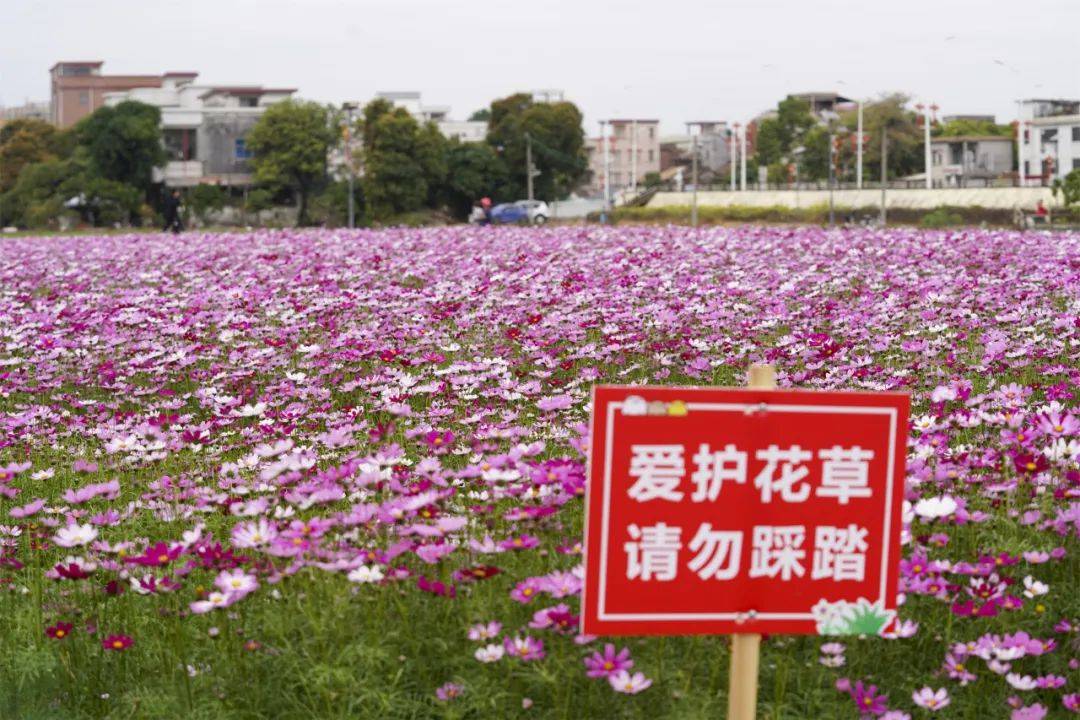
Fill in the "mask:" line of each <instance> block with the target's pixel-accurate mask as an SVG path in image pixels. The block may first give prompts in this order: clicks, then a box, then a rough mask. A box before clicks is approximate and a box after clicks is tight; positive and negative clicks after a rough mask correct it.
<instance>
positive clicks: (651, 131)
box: [649, 127, 656, 140]
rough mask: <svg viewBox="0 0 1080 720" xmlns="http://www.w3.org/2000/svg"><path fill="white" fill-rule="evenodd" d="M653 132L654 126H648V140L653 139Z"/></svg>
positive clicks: (654, 130)
mask: <svg viewBox="0 0 1080 720" xmlns="http://www.w3.org/2000/svg"><path fill="white" fill-rule="evenodd" d="M655 132H656V128H653V127H651V128H649V139H650V140H652V139H653V135H654V133H655Z"/></svg>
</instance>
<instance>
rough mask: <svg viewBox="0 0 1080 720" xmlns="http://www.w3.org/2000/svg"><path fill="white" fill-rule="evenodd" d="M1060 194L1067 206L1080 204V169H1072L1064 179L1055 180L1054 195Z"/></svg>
mask: <svg viewBox="0 0 1080 720" xmlns="http://www.w3.org/2000/svg"><path fill="white" fill-rule="evenodd" d="M1058 195H1061V202H1062V204H1064V205H1065V207H1072V206H1073V205H1078V204H1080V170H1072V171H1071V172H1069V174H1068V175H1066V176H1065V179H1064V180H1061V179H1058V180H1055V181H1054V197H1057V196H1058Z"/></svg>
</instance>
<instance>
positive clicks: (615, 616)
mask: <svg viewBox="0 0 1080 720" xmlns="http://www.w3.org/2000/svg"><path fill="white" fill-rule="evenodd" d="M622 406H623V403H622V402H611V403H608V406H607V428H606V431H605V434H604V500H603V503H604V504H603V506H602V508H601V510H602V512H601V520H600V597H599V603H598V604H597V617H598V618H599V619H600V620H615V621H618V620H660V621H680V620H682V621H693V620H735V619H736V618H737V617H738V616H741V615H742V614H743V613H733V612H729V613H609V612H606V611H605V609H604V608H605V607H606V602H607V558H608V530H609V529H610V523H609V522H608V515H609V510H610V507H611V445H612V439H613V435H614V425H615V410H617V409H621V408H622ZM593 407H596V405H595V404H594V405H593ZM686 407H687V409H688V410H692V411H693V410H698V411H701V410H705V411H713V412H740V413H745V412H746V411H747V410H748V409H757V408H759V407H761V403H694V402H691V403H687V404H686ZM766 409H767V410H768V411H769V412H790V413H822V414H826V413H833V414H841V415H888V416H889V459H888V466H887V469H886V473H887V475H886V480H885V482H886V485H885V523H884V532H883V535H882V537H883V538H884V542H883V543H882V550H881V584H880V587H879V589H878V593H879V595H878V600H877V601H878V602H879V603H880V604H881V607H885V606H886V602H885V585H886V582H887V580H888V575H889V570H888V568H889V537H890V532H891V530H892V504H893V472H894V470H895V467H896V419H897V411H896V408H891V407H867V406H864V405H784V404H776V405H773V404H772V403H766ZM757 618H758V619H759V620H813V619H814V615H813V614H812V613H808V612H807V613H800V612H790V613H785V612H774V613H758V614H757Z"/></svg>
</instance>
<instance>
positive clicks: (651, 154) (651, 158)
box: [649, 150, 653, 162]
mask: <svg viewBox="0 0 1080 720" xmlns="http://www.w3.org/2000/svg"><path fill="white" fill-rule="evenodd" d="M652 161H653V151H652V150H650V151H649V162H652Z"/></svg>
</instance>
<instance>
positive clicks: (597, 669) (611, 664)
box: [585, 643, 634, 678]
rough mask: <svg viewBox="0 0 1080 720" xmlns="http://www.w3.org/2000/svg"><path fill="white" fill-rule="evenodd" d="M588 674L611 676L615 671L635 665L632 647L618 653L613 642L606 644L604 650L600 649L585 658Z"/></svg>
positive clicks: (590, 675)
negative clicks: (631, 656)
mask: <svg viewBox="0 0 1080 720" xmlns="http://www.w3.org/2000/svg"><path fill="white" fill-rule="evenodd" d="M585 667H586V668H587V671H586V673H585V674H586V675H588V676H589V677H591V678H600V677H611V676H612V675H614V674H615V673H618V672H624V671H626V670H629V669H630V668H632V667H634V661H633V660H631V659H630V649H629V648H623V649H622V650H620V651H619V652H618V653H616V652H615V646H614V645H612V644H611V643H607V644H606V645H604V652H603V653H601V652H600V651H599V650H597V651H596V652H594V653H593V654H592V655H590V656H589V657H587V658H585Z"/></svg>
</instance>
